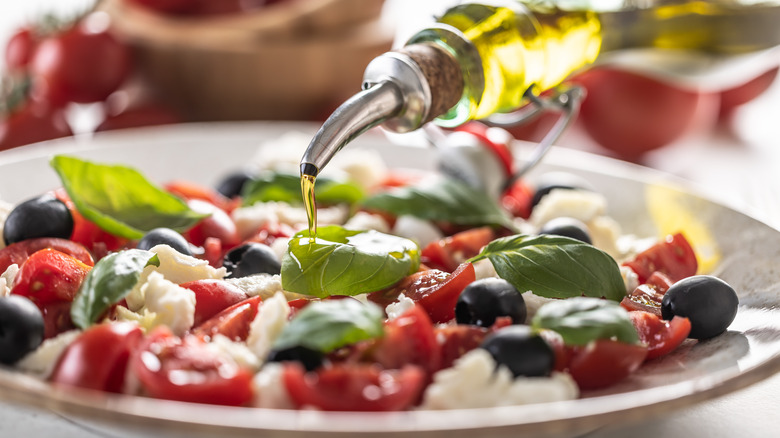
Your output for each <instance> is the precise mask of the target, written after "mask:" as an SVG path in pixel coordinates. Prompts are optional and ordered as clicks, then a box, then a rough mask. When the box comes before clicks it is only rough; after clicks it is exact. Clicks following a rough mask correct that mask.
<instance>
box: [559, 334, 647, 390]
mask: <svg viewBox="0 0 780 438" xmlns="http://www.w3.org/2000/svg"><path fill="white" fill-rule="evenodd" d="M646 356H647V347H645V346H644V345H635V344H626V343H623V342H618V341H613V340H611V339H599V340H596V341H593V342H590V343H588V344H587V345H586V346H584V347H574V348H573V349H572V353H571V360H570V361H569V366H568V369H569V373H570V374H571V376H572V378H574V381H576V382H577V385H578V386H579V387H580V389H583V390H586V389H599V388H604V387H607V386H610V385H613V384H615V383H617V382H619V381H621V380H623V379H625V378H626V377H628V376H629V375H630V374H631V373H633V372H634V371H636V370H637V368H639V367H640V365H642V362H644V360H645V357H646Z"/></svg>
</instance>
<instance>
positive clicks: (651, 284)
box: [620, 271, 672, 318]
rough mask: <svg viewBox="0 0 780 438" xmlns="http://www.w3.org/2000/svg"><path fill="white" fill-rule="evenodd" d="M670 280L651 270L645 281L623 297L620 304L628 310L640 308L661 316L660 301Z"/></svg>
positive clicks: (669, 284) (669, 285) (667, 288)
mask: <svg viewBox="0 0 780 438" xmlns="http://www.w3.org/2000/svg"><path fill="white" fill-rule="evenodd" d="M671 286H672V280H670V279H669V277H667V276H666V275H664V274H663V273H661V272H659V271H655V272H653V273H652V274H651V275H650V277H649V278H648V279H647V283H644V284H640V285H639V286H637V287H636V289H634V290H633V291H632V292H631V293H630V294H628V295H627V296H626V297H624V298H623V300H622V301H621V302H620V305H621V306H623V308H624V309H626V310H628V311H629V312H630V311H633V310H641V311H645V312H650V313H652V314H654V315H656V316H658V317H659V318H660V317H661V301H662V300H663V299H664V294H665V293H666V291H667V290H669V287H671Z"/></svg>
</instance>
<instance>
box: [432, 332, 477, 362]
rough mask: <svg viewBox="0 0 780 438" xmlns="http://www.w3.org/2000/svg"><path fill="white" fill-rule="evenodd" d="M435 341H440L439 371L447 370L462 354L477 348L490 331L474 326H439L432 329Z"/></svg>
mask: <svg viewBox="0 0 780 438" xmlns="http://www.w3.org/2000/svg"><path fill="white" fill-rule="evenodd" d="M434 333H435V336H436V339H440V340H441V346H440V350H441V353H440V354H441V357H440V359H439V367H440V369H444V368H449V367H451V366H452V365H453V363H455V361H456V360H457V359H459V358H460V357H461V356H463V355H464V354H466V353H468V352H469V351H471V350H473V349H475V348H477V347H479V346H480V345H481V344H482V341H484V340H485V337H487V335H488V334H490V330H488V329H487V328H485V327H479V326H476V325H463V324H457V325H441V326H438V327H436V328H435V329H434Z"/></svg>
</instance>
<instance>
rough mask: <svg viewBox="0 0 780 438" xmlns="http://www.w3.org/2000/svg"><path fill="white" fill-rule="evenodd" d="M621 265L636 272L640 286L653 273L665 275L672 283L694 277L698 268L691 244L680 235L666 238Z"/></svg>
mask: <svg viewBox="0 0 780 438" xmlns="http://www.w3.org/2000/svg"><path fill="white" fill-rule="evenodd" d="M623 265H624V266H628V267H629V268H631V269H632V270H633V271H634V272H636V274H637V276H638V277H639V283H640V284H641V283H646V282H647V279H648V278H649V277H650V275H651V274H652V273H653V272H655V271H660V272H661V273H663V274H665V275H666V276H667V277H669V279H670V280H671V281H672V283H674V282H677V281H679V280H682V279H683V278H686V277H690V276H691V275H695V274H696V270H697V269H698V266H699V265H698V262H697V261H696V254H695V253H694V251H693V248H692V247H691V244H690V243H688V240H686V239H685V236H683V235H682V234H681V233H676V234H672V235H669V236H667V237H666V239H664V240H663V241H660V242H658V243H656V244H655V245H653V246H651V247H650V248H648V249H646V250H645V251H642V252H641V253H639V254H637V255H636V257H634V259H633V260H629V261H627V262H623Z"/></svg>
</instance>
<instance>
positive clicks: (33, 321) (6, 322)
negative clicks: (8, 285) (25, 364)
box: [0, 295, 44, 365]
mask: <svg viewBox="0 0 780 438" xmlns="http://www.w3.org/2000/svg"><path fill="white" fill-rule="evenodd" d="M43 329H44V326H43V315H42V314H41V311H40V310H39V309H38V306H36V305H35V304H33V302H32V301H30V300H29V299H27V298H25V297H23V296H21V295H9V296H7V297H5V298H0V363H4V364H6V365H13V364H14V363H16V362H17V361H19V359H21V358H23V357H24V356H26V355H27V353H30V352H31V351H33V350H35V349H36V348H38V346H39V345H41V342H43Z"/></svg>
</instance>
